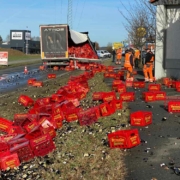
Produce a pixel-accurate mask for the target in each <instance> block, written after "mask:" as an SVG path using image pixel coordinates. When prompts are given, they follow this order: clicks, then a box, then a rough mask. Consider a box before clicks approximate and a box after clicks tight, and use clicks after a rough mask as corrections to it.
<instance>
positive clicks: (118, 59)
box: [116, 48, 122, 64]
mask: <svg viewBox="0 0 180 180" xmlns="http://www.w3.org/2000/svg"><path fill="white" fill-rule="evenodd" d="M121 59H122V49H121V48H118V49H117V50H116V64H121Z"/></svg>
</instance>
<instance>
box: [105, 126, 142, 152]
mask: <svg viewBox="0 0 180 180" xmlns="http://www.w3.org/2000/svg"><path fill="white" fill-rule="evenodd" d="M108 140H109V146H110V148H121V149H129V148H132V147H134V146H137V145H139V144H140V137H139V133H138V130H137V129H132V130H119V131H116V132H113V133H109V134H108Z"/></svg>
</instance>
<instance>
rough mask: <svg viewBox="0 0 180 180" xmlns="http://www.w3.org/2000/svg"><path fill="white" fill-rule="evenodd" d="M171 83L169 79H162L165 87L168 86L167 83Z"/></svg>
mask: <svg viewBox="0 0 180 180" xmlns="http://www.w3.org/2000/svg"><path fill="white" fill-rule="evenodd" d="M170 81H171V79H170V78H163V84H164V85H165V86H169V82H170Z"/></svg>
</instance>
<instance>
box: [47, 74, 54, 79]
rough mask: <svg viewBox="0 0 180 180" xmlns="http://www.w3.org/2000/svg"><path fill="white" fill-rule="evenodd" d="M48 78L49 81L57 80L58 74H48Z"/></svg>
mask: <svg viewBox="0 0 180 180" xmlns="http://www.w3.org/2000/svg"><path fill="white" fill-rule="evenodd" d="M47 77H48V79H53V78H56V74H48V75H47Z"/></svg>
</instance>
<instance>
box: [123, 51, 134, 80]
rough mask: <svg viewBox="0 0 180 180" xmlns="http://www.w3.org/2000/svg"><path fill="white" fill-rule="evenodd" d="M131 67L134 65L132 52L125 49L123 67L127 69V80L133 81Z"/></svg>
mask: <svg viewBox="0 0 180 180" xmlns="http://www.w3.org/2000/svg"><path fill="white" fill-rule="evenodd" d="M133 67H134V60H133V54H132V51H131V50H128V51H126V54H125V61H124V68H125V69H126V70H127V75H126V80H127V81H133Z"/></svg>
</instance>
